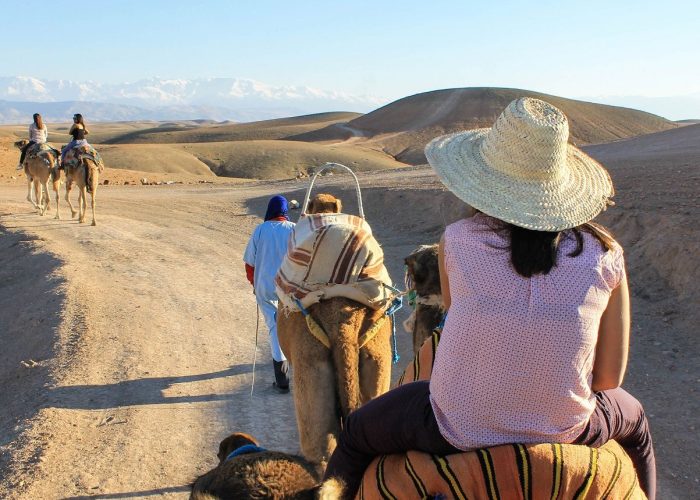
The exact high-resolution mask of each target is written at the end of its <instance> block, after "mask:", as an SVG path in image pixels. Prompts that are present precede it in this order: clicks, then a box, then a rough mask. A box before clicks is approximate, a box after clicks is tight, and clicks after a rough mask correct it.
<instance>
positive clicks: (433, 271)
mask: <svg viewBox="0 0 700 500" xmlns="http://www.w3.org/2000/svg"><path fill="white" fill-rule="evenodd" d="M404 263H405V264H406V277H407V278H408V280H407V281H408V283H410V287H411V288H412V289H413V290H415V291H416V303H415V308H416V309H415V311H414V313H413V314H412V315H411V317H410V318H409V319H408V321H407V322H406V323H404V327H405V328H406V330H408V331H409V332H410V333H413V352H414V354H417V353H418V351H419V350H420V348H421V346H422V345H423V342H424V341H425V339H427V338H428V337H430V335H431V333H432V332H433V330H434V329H435V327H436V326H437V325H438V324H439V323H440V321H441V320H442V317H443V315H444V314H445V309H444V305H443V302H442V291H441V290H440V269H439V267H438V245H437V244H435V245H421V246H420V247H418V248H417V249H416V250H414V251H413V252H412V253H411V254H410V255H409V256H408V257H406V258H405V259H404Z"/></svg>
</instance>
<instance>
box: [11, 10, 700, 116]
mask: <svg viewBox="0 0 700 500" xmlns="http://www.w3.org/2000/svg"><path fill="white" fill-rule="evenodd" d="M28 5H29V4H27V3H26V2H25V1H17V0H0V7H1V10H0V12H2V13H3V16H2V18H1V19H0V47H2V51H1V52H0V76H19V75H23V76H33V77H36V78H40V79H49V80H57V79H69V80H79V81H80V80H93V81H99V82H104V83H119V82H125V81H135V80H139V79H142V78H148V77H154V76H156V77H161V78H182V79H194V78H209V77H231V78H250V79H254V80H258V81H261V82H264V83H268V84H272V85H304V86H309V87H315V88H320V89H324V90H336V91H342V92H347V93H350V94H355V95H369V96H376V97H380V98H383V99H386V100H387V102H388V101H390V100H394V99H397V98H401V97H405V96H407V95H412V94H416V93H419V92H424V91H429V90H436V89H442V88H452V87H471V86H497V87H512V88H522V89H528V90H534V91H539V92H544V93H549V94H555V95H560V96H564V97H572V98H587V99H590V100H598V101H601V102H602V101H605V102H611V103H614V102H615V99H617V98H630V97H640V98H641V101H640V102H646V103H649V102H652V103H654V102H655V103H657V105H661V104H659V103H660V102H664V99H667V98H672V99H674V102H675V103H676V104H675V105H676V106H678V102H677V100H678V99H681V104H680V107H681V108H682V107H683V104H682V103H683V102H685V101H684V99H688V100H689V101H688V102H691V101H693V100H695V101H697V104H698V106H697V109H699V110H700V2H697V1H695V0H694V1H674V0H669V1H663V2H660V1H656V2H648V1H644V0H641V1H640V0H638V1H629V0H614V1H612V0H606V1H600V0H589V1H586V2H583V1H568V0H558V1H536V0H531V1H498V0H492V1H482V2H473V1H467V0H462V1H458V0H455V1H440V0H433V1H430V2H429V1H427V0H422V1H413V0H403V1H401V2H398V1H394V2H390V1H381V0H374V1H366V0H353V1H351V2H350V1H345V2H341V1H329V0H325V1H304V0H297V1H296V2H283V1H281V0H274V1H273V0H258V1H235V0H229V1H220V0H209V1H206V0H201V1H195V0H190V1H187V2H185V1H180V0H169V1H161V0H150V1H149V0H142V1H132V0H100V1H98V2H88V3H85V2H82V3H81V2H78V3H76V2H75V0H72V1H70V2H69V1H63V0H52V1H46V2H41V1H40V2H37V3H33V4H32V6H31V7H29V6H28ZM650 98H652V99H651V100H650ZM660 98H661V100H660V101H659V99H660ZM606 99H607V101H606ZM611 99H612V101H611ZM627 105H628V104H627ZM656 112H658V111H656ZM681 112H682V111H681ZM674 113H675V112H674ZM688 117H690V116H688ZM693 117H695V116H693ZM697 117H700V116H697ZM675 118H680V117H675Z"/></svg>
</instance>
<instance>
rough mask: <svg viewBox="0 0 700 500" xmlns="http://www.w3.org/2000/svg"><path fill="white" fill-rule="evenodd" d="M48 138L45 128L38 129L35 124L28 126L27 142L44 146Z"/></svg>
mask: <svg viewBox="0 0 700 500" xmlns="http://www.w3.org/2000/svg"><path fill="white" fill-rule="evenodd" d="M47 138H48V131H47V130H46V126H44V127H43V128H39V127H37V126H36V123H32V124H31V125H29V140H30V141H32V142H35V143H37V144H44V143H45V142H46V139H47Z"/></svg>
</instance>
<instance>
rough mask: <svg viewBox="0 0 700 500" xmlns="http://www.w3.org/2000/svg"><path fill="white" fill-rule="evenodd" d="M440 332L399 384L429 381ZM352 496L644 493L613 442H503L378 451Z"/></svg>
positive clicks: (598, 495)
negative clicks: (450, 449)
mask: <svg viewBox="0 0 700 500" xmlns="http://www.w3.org/2000/svg"><path fill="white" fill-rule="evenodd" d="M440 333H441V332H440V330H439V329H436V330H435V331H434V332H433V334H432V336H431V337H428V338H427V339H426V340H425V342H423V345H422V346H421V349H420V351H419V352H418V354H416V356H415V358H414V359H413V361H412V362H411V363H410V364H409V365H408V366H407V367H406V369H405V370H404V372H403V374H402V375H401V378H400V379H399V382H398V385H402V384H404V383H410V382H415V381H416V380H428V379H429V378H430V372H431V371H432V367H433V361H434V359H435V351H436V349H437V345H438V343H439V341H440ZM357 498H358V499H364V500H375V499H387V498H401V499H404V498H406V499H408V498H421V499H425V498H441V499H448V498H449V499H452V498H457V499H466V498H469V499H482V498H487V499H498V498H500V499H509V500H510V499H532V500H535V499H552V498H556V499H599V498H610V499H613V498H624V499H644V498H646V496H645V495H644V492H643V491H642V490H641V488H640V486H639V483H638V480H637V474H636V473H635V470H634V466H633V465H632V461H631V460H630V458H629V457H628V456H627V454H626V453H625V451H624V450H623V449H622V448H621V447H620V445H619V444H617V443H616V442H615V441H608V442H607V443H606V444H605V445H604V446H602V447H601V448H599V449H595V448H589V447H588V446H580V445H573V444H555V443H546V444H529V445H522V444H510V445H503V446H495V447H492V448H483V449H479V450H474V451H469V452H464V453H456V454H454V455H447V456H444V457H441V456H437V455H429V454H427V453H420V452H417V451H409V452H407V453H403V454H396V455H383V456H380V457H377V458H376V459H375V460H374V461H373V462H372V463H371V464H370V466H369V467H368V468H367V470H366V471H365V474H364V477H363V479H362V485H361V488H360V491H359V492H358V494H357Z"/></svg>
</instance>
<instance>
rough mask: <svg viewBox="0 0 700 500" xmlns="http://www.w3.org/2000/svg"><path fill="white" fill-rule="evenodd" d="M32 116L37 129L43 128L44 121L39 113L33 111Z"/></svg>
mask: <svg viewBox="0 0 700 500" xmlns="http://www.w3.org/2000/svg"><path fill="white" fill-rule="evenodd" d="M32 118H34V125H36V128H38V129H39V130H41V129H42V128H44V121H43V120H42V119H41V115H40V114H39V113H34V115H33V117H32Z"/></svg>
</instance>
